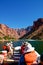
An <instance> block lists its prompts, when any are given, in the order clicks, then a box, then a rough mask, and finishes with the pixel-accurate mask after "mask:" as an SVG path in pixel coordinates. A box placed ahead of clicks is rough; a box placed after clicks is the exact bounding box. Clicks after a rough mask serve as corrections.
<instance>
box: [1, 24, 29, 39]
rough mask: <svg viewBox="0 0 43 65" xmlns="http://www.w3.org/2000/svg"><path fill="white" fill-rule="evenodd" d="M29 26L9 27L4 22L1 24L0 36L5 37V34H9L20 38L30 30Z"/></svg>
mask: <svg viewBox="0 0 43 65" xmlns="http://www.w3.org/2000/svg"><path fill="white" fill-rule="evenodd" d="M28 28H29V27H28ZM28 28H26V29H24V28H21V29H13V28H9V27H8V26H6V25H4V24H0V37H1V38H3V37H5V36H9V37H10V38H15V39H19V38H20V37H22V36H23V35H25V34H26V33H27V32H28V31H29V29H28Z"/></svg>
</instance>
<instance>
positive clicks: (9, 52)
mask: <svg viewBox="0 0 43 65" xmlns="http://www.w3.org/2000/svg"><path fill="white" fill-rule="evenodd" d="M3 50H4V51H5V50H6V51H7V56H8V57H9V58H11V57H12V55H13V44H12V43H11V42H10V43H7V44H6V45H4V46H3Z"/></svg>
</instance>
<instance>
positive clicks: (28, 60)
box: [24, 51, 37, 65]
mask: <svg viewBox="0 0 43 65" xmlns="http://www.w3.org/2000/svg"><path fill="white" fill-rule="evenodd" d="M24 58H25V62H26V65H31V64H32V63H33V62H34V61H36V59H37V55H36V53H35V51H32V52H30V53H26V54H25V56H24Z"/></svg>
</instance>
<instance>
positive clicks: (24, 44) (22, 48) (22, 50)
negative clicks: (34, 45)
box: [21, 42, 26, 54]
mask: <svg viewBox="0 0 43 65" xmlns="http://www.w3.org/2000/svg"><path fill="white" fill-rule="evenodd" d="M25 46H26V43H25V42H23V43H22V45H21V54H24V49H25Z"/></svg>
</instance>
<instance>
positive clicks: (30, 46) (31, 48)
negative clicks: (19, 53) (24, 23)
mask: <svg viewBox="0 0 43 65" xmlns="http://www.w3.org/2000/svg"><path fill="white" fill-rule="evenodd" d="M26 43H27V46H26V47H25V50H24V53H26V52H31V51H34V49H35V48H34V47H32V45H31V44H30V43H28V42H26Z"/></svg>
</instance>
